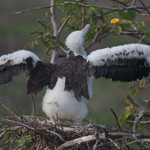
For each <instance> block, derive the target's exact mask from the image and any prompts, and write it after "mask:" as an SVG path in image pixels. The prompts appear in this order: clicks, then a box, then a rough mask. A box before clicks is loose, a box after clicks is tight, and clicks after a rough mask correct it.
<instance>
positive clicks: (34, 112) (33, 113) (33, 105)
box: [31, 95, 36, 116]
mask: <svg viewBox="0 0 150 150" xmlns="http://www.w3.org/2000/svg"><path fill="white" fill-rule="evenodd" d="M31 99H32V115H33V116H35V115H36V110H35V100H34V96H33V95H31Z"/></svg>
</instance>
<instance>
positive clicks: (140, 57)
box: [0, 24, 150, 121]
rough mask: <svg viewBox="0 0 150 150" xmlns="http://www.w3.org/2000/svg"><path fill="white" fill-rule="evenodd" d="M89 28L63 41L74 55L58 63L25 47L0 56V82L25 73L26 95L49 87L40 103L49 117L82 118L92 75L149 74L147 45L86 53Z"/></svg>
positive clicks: (129, 78) (128, 77)
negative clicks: (48, 61) (46, 60)
mask: <svg viewBox="0 0 150 150" xmlns="http://www.w3.org/2000/svg"><path fill="white" fill-rule="evenodd" d="M89 28H90V25H89V24H88V25H86V27H85V28H84V29H82V30H80V31H74V32H72V33H71V34H70V35H69V36H68V37H67V38H66V42H65V44H66V46H67V47H68V48H69V50H71V51H72V52H73V53H74V56H71V57H69V58H65V59H64V60H63V61H62V62H61V63H59V64H51V63H49V64H48V63H44V62H42V61H41V60H40V59H39V58H38V56H36V55H35V54H33V53H32V52H29V51H26V50H19V51H16V52H14V53H12V54H8V55H3V56H1V57H0V84H4V83H8V82H10V81H11V80H12V78H13V76H15V75H18V74H19V73H20V72H26V74H28V76H29V79H28V83H27V93H28V94H31V95H35V94H37V93H38V92H39V91H40V90H41V89H42V88H43V87H44V86H48V88H47V90H46V94H45V96H44V98H43V103H42V108H43V111H44V112H45V113H46V114H47V116H48V117H50V118H51V119H56V117H58V118H60V119H63V118H64V119H72V120H75V121H81V120H82V119H83V118H84V117H85V116H86V115H87V112H88V110H87V106H86V104H87V102H88V100H89V99H90V98H91V97H92V81H93V78H100V77H104V78H106V79H107V78H111V79H112V80H113V81H122V82H130V81H135V80H137V79H141V78H142V77H146V76H148V75H149V73H150V46H148V45H144V44H128V45H122V46H117V47H112V48H105V49H99V50H95V51H93V52H91V53H90V54H89V55H88V56H87V54H86V52H85V50H84V37H85V35H86V33H87V31H88V29H89Z"/></svg>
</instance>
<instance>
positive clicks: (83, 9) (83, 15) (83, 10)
mask: <svg viewBox="0 0 150 150" xmlns="http://www.w3.org/2000/svg"><path fill="white" fill-rule="evenodd" d="M82 4H83V5H84V0H82ZM84 20H85V8H84V6H82V27H81V28H82V29H83V28H84Z"/></svg>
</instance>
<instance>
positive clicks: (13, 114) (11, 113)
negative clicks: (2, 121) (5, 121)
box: [0, 101, 20, 120]
mask: <svg viewBox="0 0 150 150" xmlns="http://www.w3.org/2000/svg"><path fill="white" fill-rule="evenodd" d="M0 105H1V106H2V107H3V108H4V109H5V110H6V111H8V112H9V114H10V115H11V116H12V117H14V118H15V119H16V120H20V119H19V117H18V116H17V115H16V114H15V113H13V112H12V111H11V110H10V109H9V108H8V107H7V106H6V105H4V104H3V103H2V102H1V101H0Z"/></svg>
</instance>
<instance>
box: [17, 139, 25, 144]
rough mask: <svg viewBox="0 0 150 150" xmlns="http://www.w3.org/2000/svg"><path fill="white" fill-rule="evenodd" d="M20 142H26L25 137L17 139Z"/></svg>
mask: <svg viewBox="0 0 150 150" xmlns="http://www.w3.org/2000/svg"><path fill="white" fill-rule="evenodd" d="M17 142H18V143H19V144H24V143H25V138H21V139H19V140H18V141H17Z"/></svg>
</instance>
